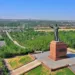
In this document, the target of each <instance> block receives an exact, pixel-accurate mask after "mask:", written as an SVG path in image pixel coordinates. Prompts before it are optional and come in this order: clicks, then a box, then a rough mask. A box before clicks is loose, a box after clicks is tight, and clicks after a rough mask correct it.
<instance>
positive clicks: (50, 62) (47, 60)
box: [33, 51, 75, 69]
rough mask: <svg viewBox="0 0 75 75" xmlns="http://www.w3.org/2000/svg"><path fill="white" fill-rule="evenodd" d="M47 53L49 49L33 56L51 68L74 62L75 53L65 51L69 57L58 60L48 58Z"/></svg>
mask: <svg viewBox="0 0 75 75" xmlns="http://www.w3.org/2000/svg"><path fill="white" fill-rule="evenodd" d="M49 54H50V51H47V52H43V53H38V54H33V56H34V57H36V58H37V59H38V60H40V61H41V62H43V63H44V64H46V65H47V66H48V67H49V68H52V69H55V68H58V67H63V66H66V65H73V64H75V53H71V52H67V56H69V58H66V59H62V60H58V61H53V60H52V59H50V58H49V57H48V56H49Z"/></svg>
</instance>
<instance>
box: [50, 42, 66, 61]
mask: <svg viewBox="0 0 75 75" xmlns="http://www.w3.org/2000/svg"><path fill="white" fill-rule="evenodd" d="M66 57H67V45H66V44H65V43H63V42H59V41H52V42H51V43H50V56H49V58H51V59H52V60H54V61H56V60H59V59H63V58H66Z"/></svg>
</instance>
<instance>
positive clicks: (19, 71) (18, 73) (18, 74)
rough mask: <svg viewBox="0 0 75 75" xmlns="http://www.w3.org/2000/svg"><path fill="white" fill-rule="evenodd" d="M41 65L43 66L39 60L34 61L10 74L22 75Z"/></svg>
mask: <svg viewBox="0 0 75 75" xmlns="http://www.w3.org/2000/svg"><path fill="white" fill-rule="evenodd" d="M39 65H41V62H40V61H38V60H34V61H32V62H30V63H28V64H26V65H24V66H22V67H20V68H18V69H15V70H12V71H11V73H10V74H11V75H20V74H22V73H25V72H27V71H29V70H31V69H33V68H35V67H37V66H39Z"/></svg>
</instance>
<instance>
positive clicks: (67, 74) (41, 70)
mask: <svg viewBox="0 0 75 75" xmlns="http://www.w3.org/2000/svg"><path fill="white" fill-rule="evenodd" d="M22 75H75V74H74V73H73V72H72V71H70V70H69V69H68V68H63V69H60V70H57V71H53V72H51V71H50V70H48V69H47V68H46V67H44V66H42V65H41V66H38V67H36V68H35V69H33V70H31V71H29V72H27V73H25V74H22Z"/></svg>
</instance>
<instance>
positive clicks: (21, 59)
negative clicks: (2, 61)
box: [8, 55, 32, 69]
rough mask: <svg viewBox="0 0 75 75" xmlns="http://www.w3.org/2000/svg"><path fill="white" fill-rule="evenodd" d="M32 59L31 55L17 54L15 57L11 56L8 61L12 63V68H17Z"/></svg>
mask: <svg viewBox="0 0 75 75" xmlns="http://www.w3.org/2000/svg"><path fill="white" fill-rule="evenodd" d="M31 61H32V58H31V57H30V56H29V55H25V56H17V57H14V58H9V59H8V62H9V64H10V65H11V67H12V69H16V68H18V67H20V66H22V65H25V64H27V63H29V62H31Z"/></svg>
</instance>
